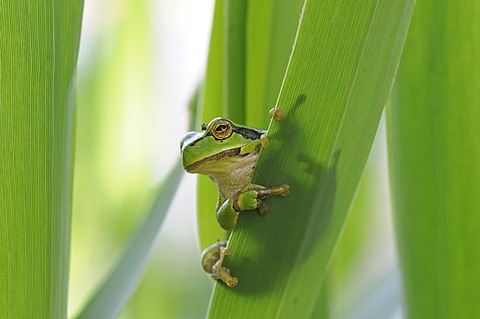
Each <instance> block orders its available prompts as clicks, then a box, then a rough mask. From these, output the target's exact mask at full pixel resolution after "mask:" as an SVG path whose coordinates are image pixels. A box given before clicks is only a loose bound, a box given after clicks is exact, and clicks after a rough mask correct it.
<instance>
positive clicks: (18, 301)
mask: <svg viewBox="0 0 480 319" xmlns="http://www.w3.org/2000/svg"><path fill="white" fill-rule="evenodd" d="M0 8H1V9H0V34H1V36H0V63H1V67H0V72H1V73H0V154H1V155H0V245H1V247H0V317H1V318H62V317H65V316H66V312H67V283H68V267H69V245H70V209H71V196H72V187H71V185H72V167H73V160H72V159H73V149H74V147H73V120H74V96H75V90H74V86H75V69H76V63H77V56H78V47H79V41H80V26H81V18H82V9H83V1H68V2H52V1H43V0H39V1H36V2H31V1H4V0H2V1H0Z"/></svg>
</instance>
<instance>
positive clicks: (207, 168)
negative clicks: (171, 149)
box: [180, 109, 290, 287]
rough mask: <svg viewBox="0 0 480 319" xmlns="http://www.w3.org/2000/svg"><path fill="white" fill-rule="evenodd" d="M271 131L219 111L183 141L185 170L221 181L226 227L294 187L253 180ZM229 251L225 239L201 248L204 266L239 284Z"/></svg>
mask: <svg viewBox="0 0 480 319" xmlns="http://www.w3.org/2000/svg"><path fill="white" fill-rule="evenodd" d="M270 113H271V114H272V116H274V117H275V118H281V116H282V115H283V113H281V110H279V109H273V110H272V111H271V112H270ZM266 133H267V132H266V131H264V130H258V129H254V128H249V127H243V126H239V125H236V124H234V123H233V122H232V121H230V120H229V119H227V118H220V117H218V118H215V119H213V120H211V121H210V123H208V124H203V125H202V131H201V132H189V133H187V134H186V135H185V136H184V137H183V138H182V140H181V142H180V149H181V153H182V160H183V167H184V168H185V170H186V171H187V172H189V173H198V174H204V175H207V176H209V177H210V178H211V179H212V180H213V182H215V184H216V185H217V188H218V201H217V208H216V210H217V212H216V216H217V221H218V223H219V224H220V226H221V227H222V228H223V229H225V230H227V231H232V230H233V229H234V228H235V225H236V223H237V219H238V215H239V213H240V212H241V211H244V210H254V209H256V208H258V209H259V212H260V215H264V214H265V213H266V211H267V205H266V204H265V203H264V199H265V198H267V197H270V196H272V195H282V196H286V195H288V193H289V192H290V187H289V186H288V185H287V184H283V185H281V186H278V187H272V188H267V187H264V186H261V185H256V184H252V183H251V178H252V173H253V170H254V168H255V165H256V163H257V159H258V155H259V153H260V149H261V148H262V147H265V146H266V145H267V143H268V140H267V137H266ZM230 253H231V250H230V249H229V248H227V242H226V241H221V242H218V243H215V244H213V245H212V246H210V247H208V248H207V249H205V250H204V252H203V253H202V266H203V269H204V270H205V271H206V272H207V273H209V274H211V276H212V278H214V279H220V280H222V281H223V282H224V283H225V284H227V285H228V286H229V287H234V286H236V285H237V283H238V279H237V278H236V277H232V276H231V275H230V269H228V268H226V267H223V266H222V263H223V260H224V258H225V256H227V255H229V254H230Z"/></svg>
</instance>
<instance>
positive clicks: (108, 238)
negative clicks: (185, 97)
mask: <svg viewBox="0 0 480 319" xmlns="http://www.w3.org/2000/svg"><path fill="white" fill-rule="evenodd" d="M116 4H117V5H115V6H112V5H111V3H107V2H104V1H100V2H95V3H92V6H93V7H97V6H98V7H97V8H96V9H97V10H99V11H100V13H99V14H98V16H99V17H97V18H95V16H94V17H93V19H94V20H93V21H92V20H91V19H92V16H89V17H87V19H89V21H88V24H87V25H86V27H85V31H86V34H88V33H89V31H90V32H91V31H92V30H91V28H92V26H95V27H96V29H95V32H94V33H93V34H90V36H89V37H85V38H84V39H83V43H82V60H81V61H80V62H81V64H80V66H81V69H80V70H79V72H78V92H79V95H78V112H77V131H76V137H77V141H76V154H75V173H74V174H75V181H74V199H73V219H72V255H71V269H70V290H69V315H74V314H77V313H78V312H79V310H80V309H81V307H82V306H83V305H84V304H85V303H86V302H87V299H88V298H89V297H90V295H91V294H92V293H93V291H94V290H95V289H96V288H97V287H98V286H99V285H100V283H101V282H102V281H103V280H104V278H105V277H106V276H107V275H108V273H109V271H110V270H111V268H112V267H113V266H114V263H115V262H116V261H117V260H118V259H119V258H120V256H121V253H122V252H123V250H124V247H123V244H124V243H125V242H127V240H128V238H129V235H130V234H131V232H132V227H133V226H134V225H137V224H138V223H140V222H141V220H142V218H143V217H144V216H145V212H146V211H147V210H148V209H149V207H148V205H149V204H150V201H151V200H152V198H151V196H152V195H153V194H152V193H149V192H147V191H146V190H149V189H151V187H152V177H153V176H154V172H153V165H152V159H151V155H152V151H153V150H152V140H151V139H150V137H151V136H152V135H154V134H152V133H153V130H154V128H153V127H163V123H161V122H160V121H158V120H157V121H156V122H155V124H154V125H152V122H151V120H150V119H152V117H153V116H154V115H155V111H154V110H160V111H161V110H162V107H163V106H164V105H165V104H160V105H155V108H154V106H153V105H154V103H152V100H153V98H152V95H153V93H152V90H153V86H154V83H155V82H154V79H153V74H154V68H153V67H152V64H151V63H152V61H153V55H154V54H153V52H154V42H153V41H152V30H151V29H150V26H151V19H150V13H151V12H152V9H151V3H150V2H149V1H148V0H141V1H140V0H121V1H117V2H116ZM90 8H91V7H90ZM90 10H91V9H90ZM89 13H90V14H91V13H92V12H91V11H89ZM95 19H98V21H97V22H98V23H96V20H95ZM155 89H156V90H159V89H158V88H155ZM156 140H157V141H159V142H161V143H164V144H162V145H160V148H162V149H163V147H164V146H165V144H167V143H168V139H160V138H158V137H157V139H156ZM174 143H175V142H174ZM175 144H176V143H175ZM175 146H177V145H175ZM177 148H178V146H177ZM164 153H165V154H166V155H167V153H168V152H164ZM157 161H158V160H157ZM168 161H169V158H167V156H165V162H167V163H165V162H164V158H163V157H162V158H161V159H160V161H158V162H160V163H164V164H163V165H158V166H157V168H159V169H161V171H160V172H158V171H157V172H156V173H157V174H158V175H161V176H163V175H164V174H167V173H168V168H169V167H170V166H172V164H170V163H168ZM158 175H157V176H158Z"/></svg>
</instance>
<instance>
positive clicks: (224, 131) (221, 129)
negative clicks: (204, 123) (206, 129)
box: [211, 121, 233, 140]
mask: <svg viewBox="0 0 480 319" xmlns="http://www.w3.org/2000/svg"><path fill="white" fill-rule="evenodd" d="M211 132H212V135H213V137H215V138H216V139H217V140H224V139H226V138H229V137H230V136H231V135H232V132H233V130H232V125H231V124H230V123H229V122H227V121H218V122H217V123H215V124H214V125H213V127H212V131H211Z"/></svg>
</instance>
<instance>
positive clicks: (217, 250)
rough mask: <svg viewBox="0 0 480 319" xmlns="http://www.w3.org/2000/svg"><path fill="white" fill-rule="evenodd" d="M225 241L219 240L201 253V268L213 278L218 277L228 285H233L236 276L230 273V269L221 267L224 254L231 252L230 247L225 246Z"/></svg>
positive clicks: (236, 281)
mask: <svg viewBox="0 0 480 319" xmlns="http://www.w3.org/2000/svg"><path fill="white" fill-rule="evenodd" d="M226 246H227V242H226V241H221V242H218V243H215V244H213V245H212V246H210V247H208V248H207V249H205V250H204V251H203V253H202V266H203V269H204V270H205V271H206V272H207V273H209V274H210V275H211V276H212V278H213V279H220V280H221V281H223V282H224V283H225V284H226V285H227V286H229V287H235V286H236V285H237V283H238V279H237V278H236V277H232V276H231V275H230V269H228V268H226V267H223V265H222V264H223V260H224V258H225V256H227V255H229V254H230V253H231V250H230V248H228V247H226Z"/></svg>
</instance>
